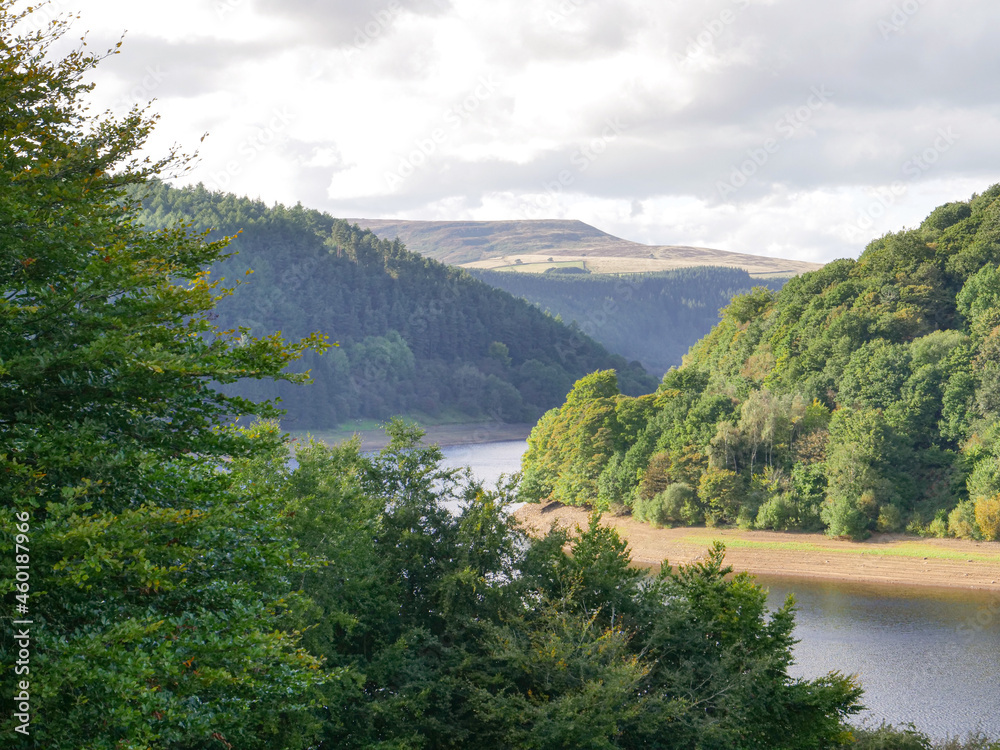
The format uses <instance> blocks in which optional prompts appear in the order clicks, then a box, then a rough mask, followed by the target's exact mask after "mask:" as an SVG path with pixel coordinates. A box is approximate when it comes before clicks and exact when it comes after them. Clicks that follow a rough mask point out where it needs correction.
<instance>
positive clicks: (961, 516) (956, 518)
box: [948, 500, 979, 539]
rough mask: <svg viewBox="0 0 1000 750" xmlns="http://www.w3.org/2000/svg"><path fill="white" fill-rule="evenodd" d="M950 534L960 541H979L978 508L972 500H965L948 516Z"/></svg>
mask: <svg viewBox="0 0 1000 750" xmlns="http://www.w3.org/2000/svg"><path fill="white" fill-rule="evenodd" d="M948 533H950V534H951V535H952V536H957V537H958V538H960V539H978V538H979V527H978V526H977V525H976V507H975V505H974V504H973V502H972V501H971V500H963V501H962V502H960V503H959V504H958V505H956V506H955V508H954V509H953V510H952V511H951V513H949V514H948Z"/></svg>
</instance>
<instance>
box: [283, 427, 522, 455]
mask: <svg viewBox="0 0 1000 750" xmlns="http://www.w3.org/2000/svg"><path fill="white" fill-rule="evenodd" d="M534 426H535V425H534V423H527V422H525V423H513V424H507V423H504V422H458V423H453V424H438V425H419V427H420V429H421V430H423V431H424V437H423V440H421V443H422V444H423V445H433V444H436V445H439V446H441V447H442V448H446V447H448V446H452V445H477V444H480V443H496V442H501V441H507V440H527V439H528V435H529V434H531V429H532V428H533V427H534ZM292 434H293V436H294V437H296V438H298V439H300V440H301V439H304V438H305V437H306V436H307V435H311V436H312V437H313V438H315V439H316V440H318V441H320V442H321V443H326V444H327V445H334V444H336V443H341V442H343V441H345V440H349V439H350V438H351V437H353V436H354V435H358V436H359V437H360V438H361V450H364V451H377V450H382V449H383V448H385V447H386V446H387V445H388V444H389V438H388V437H387V436H386V434H385V432H384V431H382V430H380V429H374V430H304V431H295V432H293V433H292Z"/></svg>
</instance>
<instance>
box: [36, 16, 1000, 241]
mask: <svg viewBox="0 0 1000 750" xmlns="http://www.w3.org/2000/svg"><path fill="white" fill-rule="evenodd" d="M56 6H57V7H64V6H65V7H67V9H68V4H67V0H57V3H56ZM911 11H912V12H911ZM998 22H1000V6H997V5H996V4H994V3H992V2H990V0H955V2H952V3H950V4H948V5H947V6H944V5H941V4H934V3H927V2H919V0H913V1H912V2H908V3H899V2H890V1H889V0H878V1H877V2H871V1H870V0H845V1H844V2H842V3H837V4H832V3H828V4H819V3H801V2H792V0H709V2H706V3H700V4H698V5H691V4H686V3H680V2H677V1H676V0H674V1H673V2H663V1H662V0H660V1H654V0H623V2H620V3H615V4H608V3H603V2H598V0H540V2H538V3H528V4H526V3H519V2H514V1H513V0H493V2H490V3H483V2H481V1H479V0H475V1H474V0H454V1H453V2H448V0H384V1H383V0H366V1H365V2H356V1H355V0H351V1H350V2H348V1H347V0H340V1H337V2H320V1H319V0H281V2H278V0H203V1H202V2H194V0H183V1H182V2H178V3H174V4H173V5H171V6H169V8H168V6H165V5H157V4H140V3H134V2H133V3H126V2H124V0H106V1H105V2H102V3H100V4H95V6H94V7H92V8H85V9H84V12H83V19H82V20H81V21H80V22H79V24H78V28H81V29H84V28H89V29H91V32H92V33H91V39H92V40H93V43H94V46H96V47H100V46H101V45H102V44H108V43H113V42H114V41H115V40H117V37H118V35H119V34H120V32H121V31H122V30H123V29H125V28H127V29H129V35H128V37H127V38H126V44H125V47H124V50H123V53H122V54H121V55H120V56H118V57H116V58H114V59H113V60H110V61H108V62H107V63H105V65H103V66H102V68H101V69H100V70H99V72H98V74H97V81H98V89H97V91H96V92H95V97H96V99H97V101H98V103H99V104H102V105H112V106H116V107H121V106H122V105H124V104H128V103H129V102H131V101H136V100H139V101H142V100H145V99H148V98H153V97H155V98H156V99H157V102H156V104H155V105H154V109H155V110H156V111H158V112H160V113H161V114H162V115H163V117H162V120H161V124H160V126H159V129H158V132H157V135H156V136H155V138H154V140H153V142H152V143H151V147H153V148H155V149H159V150H162V149H163V148H165V147H166V145H168V144H170V143H173V142H179V143H181V144H182V145H190V146H192V147H193V146H196V145H198V139H199V138H200V137H201V134H202V133H204V132H205V131H206V130H207V131H210V132H211V136H210V137H209V138H208V139H207V140H206V141H205V142H204V143H203V144H201V162H200V164H199V166H198V168H197V169H196V170H194V171H193V172H192V173H191V176H190V179H192V180H203V181H205V182H206V183H207V184H213V183H214V184H216V185H218V186H219V187H222V186H223V185H222V183H225V185H224V186H225V187H226V188H227V189H229V190H232V191H234V192H238V193H243V194H248V195H250V196H253V197H261V198H263V199H264V200H266V201H268V202H271V201H273V200H280V201H285V202H295V201H299V200H301V201H302V202H303V203H304V204H306V205H310V206H315V207H317V208H321V209H324V210H330V211H331V212H333V213H335V214H340V215H352V216H369V217H387V216H398V217H406V218H427V219H431V218H435V219H443V218H455V219H458V218H484V219H485V218H490V219H502V218H512V217H516V216H517V215H518V212H520V214H521V215H524V213H525V211H526V209H527V210H529V211H530V212H532V213H533V214H534V215H537V216H538V217H539V218H541V217H542V216H543V215H544V216H545V217H557V218H576V219H581V220H583V221H587V222H589V223H593V224H595V225H597V226H598V227H599V228H601V229H604V230H606V231H610V232H612V233H615V234H618V235H620V236H623V237H626V238H629V239H635V240H639V241H644V242H652V243H660V244H698V245H704V246H709V247H718V248H720V249H726V250H735V251H741V252H751V253H762V254H772V255H785V256H788V257H794V258H801V259H814V260H828V259H830V258H833V257H837V256H844V255H856V254H857V253H858V252H860V250H861V249H862V248H863V245H864V244H865V241H866V239H870V238H872V237H875V236H878V235H879V234H881V233H883V232H885V231H888V230H893V229H898V228H900V227H901V226H903V225H913V224H915V223H917V222H918V221H919V220H920V219H921V218H923V216H924V215H926V214H927V213H928V212H929V211H930V210H931V209H932V208H933V207H934V206H936V205H938V204H939V203H941V202H944V201H947V200H954V199H960V198H967V197H968V195H969V194H970V193H971V192H973V191H975V190H982V189H984V188H986V187H987V186H988V185H989V184H991V183H992V182H995V181H997V180H1000V142H998V141H997V139H996V137H995V134H996V132H997V125H998V124H1000V123H998V120H1000V79H998V77H997V76H996V75H995V71H996V70H997V69H998V67H1000V65H998V63H1000V45H998V44H997V41H998V40H997V38H996V34H997V32H996V31H995V30H996V29H997V28H1000V23H998ZM484 81H486V82H487V84H485V85H484V83H483V82H484ZM817 90H821V91H827V92H829V96H828V97H826V99H825V100H824V101H822V102H820V106H813V105H814V104H816V100H815V93H814V92H815V91H817ZM276 113H285V114H284V115H282V116H281V117H277V114H276ZM276 117H277V119H276ZM609 122H613V123H618V126H617V130H618V131H619V132H615V133H614V134H613V135H614V138H613V139H609V138H608V134H609V133H608V123H609ZM942 131H944V132H949V133H953V134H954V136H955V137H954V138H953V139H952V140H953V142H952V143H950V144H949V146H948V148H947V149H943V150H942V149H937V150H936V151H935V153H934V154H932V155H933V157H934V160H933V162H928V163H924V162H923V161H920V160H921V158H922V155H924V154H925V153H929V152H928V149H932V150H933V149H935V145H934V144H935V141H936V140H939V139H940V136H939V133H940V132H942ZM598 149H599V153H596V152H597V150H598ZM592 155H593V158H591V156H592ZM915 159H916V160H918V161H919V162H920V165H918V166H915V164H917V162H915V161H914V160H915ZM748 160H749V161H748ZM418 162H419V163H418ZM925 166H926V168H924V167H925ZM739 173H742V175H743V178H745V179H742V178H740V177H739V176H738V174H739ZM396 178H398V179H396ZM736 182H740V183H742V184H740V185H738V186H736V184H735V183H736ZM720 183H723V184H726V183H729V184H731V185H732V186H733V187H734V189H733V190H732V191H728V190H724V189H720ZM894 183H902V184H904V185H905V191H903V193H902V194H900V195H894V196H893V201H892V203H891V205H888V206H883V210H881V211H878V210H877V209H876V210H874V211H873V210H872V209H871V206H872V201H873V200H874V201H877V200H878V198H877V196H878V195H880V194H883V193H884V192H885V191H887V190H889V191H890V192H891V188H892V185H893V184H894ZM556 188H558V189H556ZM880 191H881V192H880ZM873 196H875V197H873ZM637 207H639V208H641V209H642V210H641V211H639V210H637ZM866 212H867V214H871V213H879V216H877V217H873V216H870V217H869V218H870V219H871V222H870V225H869V226H865V227H863V228H861V227H859V222H860V223H866V222H863V221H862V220H861V219H859V214H860V215H862V216H863V215H866ZM851 227H854V229H850V228H851ZM865 232H867V234H864V233H865Z"/></svg>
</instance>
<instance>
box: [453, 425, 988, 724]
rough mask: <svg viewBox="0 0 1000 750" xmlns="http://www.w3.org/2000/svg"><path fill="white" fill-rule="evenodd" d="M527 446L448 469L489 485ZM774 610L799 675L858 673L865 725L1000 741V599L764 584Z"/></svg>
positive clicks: (467, 452)
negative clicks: (790, 614) (789, 638)
mask: <svg viewBox="0 0 1000 750" xmlns="http://www.w3.org/2000/svg"><path fill="white" fill-rule="evenodd" d="M526 448H527V444H526V443H525V442H524V441H523V440H515V441H509V442H500V443H485V444H480V445H459V446H446V447H443V448H442V451H443V452H444V454H445V460H444V463H445V465H446V466H449V467H457V466H471V467H472V469H473V473H474V474H475V475H476V476H477V477H479V479H481V480H482V481H484V482H485V483H486V484H487V485H492V484H494V483H495V482H496V480H497V478H498V477H499V476H500V474H501V473H506V474H510V473H513V472H515V471H517V470H518V469H519V467H520V460H521V454H522V453H524V451H525V449H526ZM758 580H759V581H760V583H761V584H762V585H764V586H765V587H766V588H768V589H769V595H768V602H769V604H770V606H771V607H773V608H776V607H779V606H781V604H782V603H783V602H784V600H785V597H786V596H787V595H788V594H789V593H794V594H795V598H796V602H797V612H796V618H795V622H796V628H795V635H796V637H797V638H798V639H799V643H798V645H797V646H796V647H795V651H794V654H795V664H794V665H793V666H792V668H791V673H792V675H793V676H796V677H807V678H812V677H819V676H821V675H824V674H826V673H827V672H832V671H840V672H844V673H847V674H857V675H858V678H859V679H860V681H861V684H862V686H863V687H864V688H865V697H864V701H865V703H866V705H867V706H868V711H867V712H866V713H865V714H864V715H862V716H861V717H860V718H859V719H858V721H861V720H867V721H870V722H872V721H873V722H874V723H875V724H878V723H879V722H881V721H883V720H885V721H888V722H890V723H893V724H902V723H907V722H912V723H913V724H914V725H916V727H917V728H918V729H920V730H921V731H924V732H926V733H928V734H930V735H931V736H933V737H936V738H944V737H945V736H954V735H957V734H958V735H960V734H965V733H966V732H968V731H969V730H973V729H980V730H982V731H984V732H986V733H987V734H989V735H991V736H993V737H1000V595H998V594H995V593H984V592H976V591H968V590H960V589H949V590H938V589H928V588H922V587H891V586H873V585H865V584H854V583H842V582H829V581H815V580H805V579H789V578H772V577H769V578H764V577H760V578H758Z"/></svg>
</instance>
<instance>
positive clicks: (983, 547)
mask: <svg viewBox="0 0 1000 750" xmlns="http://www.w3.org/2000/svg"><path fill="white" fill-rule="evenodd" d="M516 517H517V518H518V520H519V521H520V522H521V523H522V525H523V526H524V527H525V528H526V529H527V530H528V531H529V532H530V533H534V534H538V533H544V532H546V531H548V530H549V528H550V527H551V525H552V524H553V523H558V524H559V525H560V526H562V527H564V528H568V529H571V530H572V529H575V528H576V527H577V526H581V527H583V526H586V525H587V523H588V518H589V510H588V509H586V508H577V507H570V506H566V505H561V504H560V503H550V504H548V505H532V504H528V505H524V506H522V507H521V508H519V509H518V511H517V513H516ZM603 522H604V523H605V524H607V525H608V526H611V527H613V528H615V529H617V530H618V533H619V534H621V535H622V538H624V539H626V540H627V541H628V543H629V548H630V550H631V554H632V560H633V562H634V563H635V564H636V565H640V566H650V567H657V566H659V565H660V564H661V563H662V562H663V561H664V560H667V561H669V563H670V564H671V565H677V564H682V563H690V562H695V561H697V560H699V559H701V558H702V557H703V556H704V554H705V550H707V549H708V547H709V546H710V545H711V544H712V542H713V541H715V540H719V541H722V542H723V543H724V544H725V545H726V563H727V564H729V565H732V566H733V568H735V569H736V570H737V571H744V570H745V571H747V572H749V573H753V574H756V575H767V576H788V577H795V578H825V579H832V580H851V581H860V582H865V583H879V584H900V585H914V586H935V587H946V588H967V589H985V590H992V591H1000V542H971V541H965V540H959V539H921V538H917V537H912V536H904V535H900V534H876V535H875V536H873V537H872V538H871V539H869V540H867V541H864V542H847V541H841V540H837V539H831V538H830V537H827V536H824V535H823V534H803V533H793V532H772V531H740V530H737V529H709V528H701V527H696V528H676V529H656V528H653V527H652V526H650V525H648V524H644V523H640V522H638V521H634V520H632V519H631V518H629V517H623V516H613V515H610V514H606V515H604V517H603Z"/></svg>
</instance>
